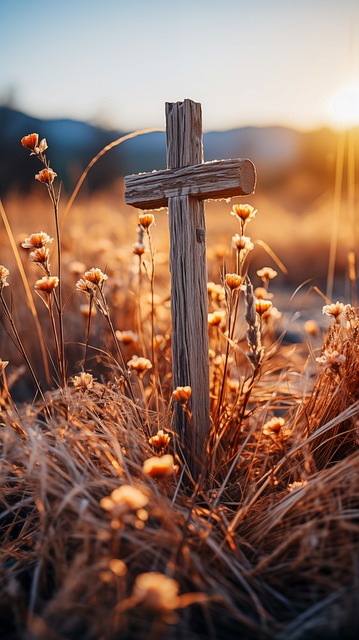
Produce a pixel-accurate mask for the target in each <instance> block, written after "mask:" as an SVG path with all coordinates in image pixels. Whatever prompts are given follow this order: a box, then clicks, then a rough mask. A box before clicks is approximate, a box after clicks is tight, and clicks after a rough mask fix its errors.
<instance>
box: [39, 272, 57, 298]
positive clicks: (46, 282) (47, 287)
mask: <svg viewBox="0 0 359 640" xmlns="http://www.w3.org/2000/svg"><path fill="white" fill-rule="evenodd" d="M58 284H59V279H58V277H57V276H44V277H43V278H40V280H36V282H35V289H38V290H39V291H43V292H44V293H47V294H48V295H50V294H51V293H52V292H53V290H54V289H55V287H57V286H58Z"/></svg>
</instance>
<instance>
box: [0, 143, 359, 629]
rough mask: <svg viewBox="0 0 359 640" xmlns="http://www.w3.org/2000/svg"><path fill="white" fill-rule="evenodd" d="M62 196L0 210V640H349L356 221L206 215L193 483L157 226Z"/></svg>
mask: <svg viewBox="0 0 359 640" xmlns="http://www.w3.org/2000/svg"><path fill="white" fill-rule="evenodd" d="M37 143H38V141H37ZM37 149H38V150H37V151H36V152H35V155H37V156H39V158H40V160H42V161H43V162H44V163H45V164H44V166H45V168H46V167H47V170H48V169H49V165H47V164H46V162H47V160H46V154H45V151H46V149H43V150H41V149H39V148H37ZM24 153H26V149H24ZM46 153H47V152H46ZM50 155H51V154H49V157H50ZM30 163H32V166H33V167H34V168H35V169H36V171H39V170H40V169H41V166H40V164H39V163H38V158H29V164H30ZM31 168H32V167H31ZM54 169H55V170H56V168H54ZM30 170H31V169H30ZM59 179H60V176H58V177H54V180H53V176H51V174H50V175H49V174H42V175H41V174H40V173H39V178H38V180H37V182H39V184H35V187H36V189H35V187H34V192H33V194H32V195H29V196H27V197H26V198H25V197H20V196H19V195H16V194H13V195H12V196H9V197H8V198H7V200H6V202H5V203H4V205H5V206H4V207H2V209H1V216H2V226H1V229H0V244H1V266H0V281H1V284H0V307H1V316H0V318H1V325H2V327H1V340H0V349H1V351H0V356H1V360H0V409H1V412H0V540H1V547H0V629H1V633H0V636H1V638H2V639H4V640H75V639H76V640H100V639H103V640H107V639H113V640H115V639H117V638H121V639H122V638H123V639H127V640H132V639H134V640H137V639H138V640H142V638H146V639H147V638H150V639H151V640H157V639H163V640H166V639H168V640H172V639H173V640H175V639H178V640H179V639H182V638H189V639H193V640H195V639H196V638H198V639H202V638H210V639H212V640H217V639H218V640H227V639H231V638H245V639H247V638H248V639H253V640H255V639H257V638H258V639H263V640H266V639H268V640H269V639H271V638H273V639H276V640H317V639H324V638H325V639H332V640H336V639H337V638H340V639H345V638H347V639H350V638H355V637H357V632H358V630H359V614H358V606H357V604H358V581H359V448H358V410H359V366H358V364H359V341H358V334H359V317H358V315H357V308H356V292H355V285H356V273H355V260H354V254H353V253H350V252H351V251H352V249H353V247H355V235H356V229H355V224H354V222H353V220H354V217H353V215H352V214H353V202H352V200H351V201H350V202H349V203H348V202H344V201H343V200H340V208H339V205H338V202H339V201H338V194H337V195H336V196H335V195H334V199H333V196H330V195H328V196H327V197H326V198H325V199H323V200H321V201H319V202H315V203H313V204H312V205H311V207H310V208H308V210H307V211H306V213H305V214H304V215H298V213H293V212H292V213H289V212H288V211H286V210H285V207H284V206H283V207H282V205H281V204H279V203H278V202H277V203H276V202H275V201H274V200H273V198H269V197H268V195H266V194H265V193H261V192H260V191H259V193H258V195H256V196H254V197H253V198H251V199H250V201H249V202H250V203H251V205H253V207H254V206H255V207H256V209H258V211H257V213H256V214H254V212H253V211H252V209H246V208H245V207H239V202H238V201H237V200H236V201H233V202H231V203H226V202H220V203H209V204H208V205H207V223H208V237H207V253H208V280H209V285H208V304H209V342H210V344H209V346H210V351H209V366H210V405H211V425H210V432H209V434H208V439H207V442H206V447H205V450H204V451H203V457H202V459H201V460H197V465H198V467H199V468H200V470H201V473H200V475H199V477H198V478H195V477H193V475H192V473H191V468H192V467H191V463H190V460H191V456H192V453H193V452H191V451H190V450H189V444H188V442H187V441H186V440H185V439H184V438H181V437H180V435H179V434H178V433H176V431H175V428H174V416H175V413H176V411H183V413H184V415H185V417H186V420H187V421H188V424H189V425H190V423H191V389H190V388H188V387H184V388H177V389H175V390H173V388H172V379H171V317H170V279H169V269H168V229H167V226H168V225H167V214H166V212H165V211H161V212H155V213H154V221H155V224H152V222H153V221H152V217H151V215H152V214H150V215H149V216H147V217H145V218H144V217H141V216H138V214H137V213H136V211H135V210H132V209H130V208H129V207H126V206H125V205H124V202H123V187H122V184H120V183H119V184H118V185H117V186H115V187H114V189H113V190H112V191H111V192H110V193H98V194H94V195H93V196H91V198H89V197H86V196H82V197H81V194H80V196H79V197H78V199H76V200H75V201H74V202H73V204H72V206H71V208H70V209H69V210H68V211H67V212H66V197H65V198H64V199H63V202H62V200H61V199H58V194H59V191H58V188H59V187H58V184H59ZM41 182H43V184H40V183H41ZM352 195H353V194H352ZM49 196H50V198H49ZM235 204H237V205H238V206H237V209H235V207H234V205H235ZM232 207H233V209H232ZM231 211H232V213H236V214H237V215H230V213H231ZM343 211H344V212H346V213H345V215H344V214H342V213H341V212H343ZM64 212H66V213H65V215H64ZM340 215H341V217H340ZM338 221H339V222H340V224H339V222H338ZM40 232H41V233H40ZM236 234H237V235H236ZM243 237H245V238H247V240H243ZM23 245H25V247H24V246H23ZM330 255H332V257H333V256H334V257H335V271H334V270H332V272H330V269H331V266H330ZM263 268H264V269H263ZM328 269H329V271H328ZM328 273H329V277H328ZM334 276H335V277H334ZM57 278H59V280H57ZM330 289H332V292H333V291H334V294H332V296H330V298H327V297H326V293H328V291H329V290H330ZM35 294H36V295H35ZM334 296H335V297H334ZM337 300H339V302H338V303H337ZM322 311H324V313H323V312H322Z"/></svg>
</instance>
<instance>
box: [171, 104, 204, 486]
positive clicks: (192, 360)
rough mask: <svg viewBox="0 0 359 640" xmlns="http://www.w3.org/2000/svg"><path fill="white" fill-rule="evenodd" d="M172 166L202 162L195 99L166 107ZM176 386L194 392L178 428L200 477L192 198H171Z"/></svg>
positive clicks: (200, 324) (199, 255) (199, 262)
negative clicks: (186, 387)
mask: <svg viewBox="0 0 359 640" xmlns="http://www.w3.org/2000/svg"><path fill="white" fill-rule="evenodd" d="M166 134H167V168H168V169H177V168H181V167H189V166H192V165H195V164H200V163H202V162H203V146H202V109H201V105H200V104H198V103H195V102H193V101H192V100H185V101H184V102H176V103H166ZM168 214H169V227H170V239H171V246H170V271H171V311H172V326H173V331H172V354H173V358H172V363H173V386H174V388H176V387H177V386H186V385H189V386H190V387H191V388H192V396H191V399H190V402H189V409H190V411H191V419H190V420H189V418H188V416H187V415H186V413H185V412H184V411H183V408H182V406H180V405H177V406H176V408H175V423H176V424H175V430H176V431H177V433H179V434H181V436H182V437H183V438H184V441H185V442H186V444H187V445H188V446H189V449H190V452H191V456H190V460H191V462H190V465H191V471H192V473H193V474H194V476H195V477H196V476H197V475H198V472H199V470H200V468H201V463H202V461H203V458H204V455H205V449H204V445H205V441H206V437H207V436H208V433H209V426H210V414H209V364H208V295H207V265H206V231H205V215H204V202H203V200H199V199H198V198H193V197H191V196H188V195H178V196H173V197H170V198H169V199H168Z"/></svg>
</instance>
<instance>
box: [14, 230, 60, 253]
mask: <svg viewBox="0 0 359 640" xmlns="http://www.w3.org/2000/svg"><path fill="white" fill-rule="evenodd" d="M50 242H53V238H51V237H50V236H49V235H48V234H47V233H45V232H44V231H39V232H38V233H32V234H31V235H30V236H29V237H28V238H25V240H24V242H23V243H22V245H21V246H22V247H24V249H41V247H43V246H45V244H50Z"/></svg>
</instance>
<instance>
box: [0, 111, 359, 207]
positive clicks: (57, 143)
mask: <svg viewBox="0 0 359 640" xmlns="http://www.w3.org/2000/svg"><path fill="white" fill-rule="evenodd" d="M32 132H38V133H39V134H40V136H41V137H45V138H46V139H47V141H48V144H49V150H48V157H49V158H50V160H51V166H52V168H53V169H54V170H55V171H56V172H57V173H58V175H59V176H61V179H62V180H63V185H64V189H65V190H66V191H70V190H72V189H73V188H74V186H75V184H76V182H77V180H78V178H79V176H80V175H81V173H82V171H83V169H84V168H85V167H86V165H87V164H88V162H89V161H90V160H91V158H92V157H93V156H94V155H95V154H96V153H97V152H98V151H100V150H101V149H102V148H103V147H104V146H105V145H107V144H109V143H110V142H112V141H113V140H115V139H117V138H118V137H120V136H121V135H123V134H124V133H125V132H121V131H111V130H107V129H102V128H100V127H96V126H94V125H91V124H88V123H86V122H79V121H75V120H69V119H57V120H40V119H37V118H33V117H31V116H29V115H26V114H25V113H22V112H20V111H16V110H14V109H11V108H9V107H6V106H3V107H0V139H1V147H0V196H3V195H5V194H6V193H7V192H8V191H10V190H14V189H15V190H21V191H26V190H28V189H30V188H32V187H33V185H34V182H33V179H34V174H35V173H36V172H37V171H38V170H39V168H40V165H39V163H38V162H37V161H36V160H35V159H34V160H33V161H32V163H31V162H29V157H28V154H27V153H26V151H25V150H24V149H23V148H22V146H21V144H20V140H21V138H22V136H24V135H26V134H28V133H32ZM355 134H356V137H357V138H358V137H359V129H357V130H356V131H355ZM337 138H338V134H336V133H335V132H333V131H330V130H328V129H322V130H317V131H310V132H306V133H303V132H298V131H295V130H292V129H290V128H286V127H243V128H238V129H233V130H230V131H214V132H208V133H205V134H204V155H205V160H215V159H221V158H229V157H232V158H240V157H242V158H244V157H246V158H250V159H251V160H253V162H254V163H255V164H256V167H257V170H258V174H259V187H260V188H263V189H266V188H271V187H273V186H276V185H278V184H279V183H283V181H285V180H288V179H289V177H290V176H293V175H294V174H295V173H296V174H297V175H298V174H300V175H302V176H304V177H305V179H306V180H307V181H308V180H310V183H311V185H312V187H313V189H314V193H313V196H316V195H318V194H320V193H321V192H322V191H324V190H325V189H327V188H328V185H330V184H331V182H332V180H333V177H334V168H335V157H336V148H337ZM357 148H358V145H357ZM165 158H166V153H165V134H164V133H151V134H148V135H144V136H140V137H138V138H135V139H132V140H129V141H127V142H125V143H124V144H122V145H120V146H119V147H116V148H114V149H113V150H111V151H110V152H109V153H108V154H106V155H105V156H104V157H103V158H101V160H100V161H99V162H98V163H97V164H96V166H95V167H94V168H93V169H92V170H91V172H90V174H89V176H88V179H87V188H88V190H90V191H91V190H94V189H97V188H104V187H107V186H108V185H111V184H112V183H113V182H114V180H116V179H118V178H120V177H122V176H124V175H126V174H129V173H137V172H140V171H152V170H154V169H162V168H165V162H166V159H165ZM315 192H318V193H315Z"/></svg>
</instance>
